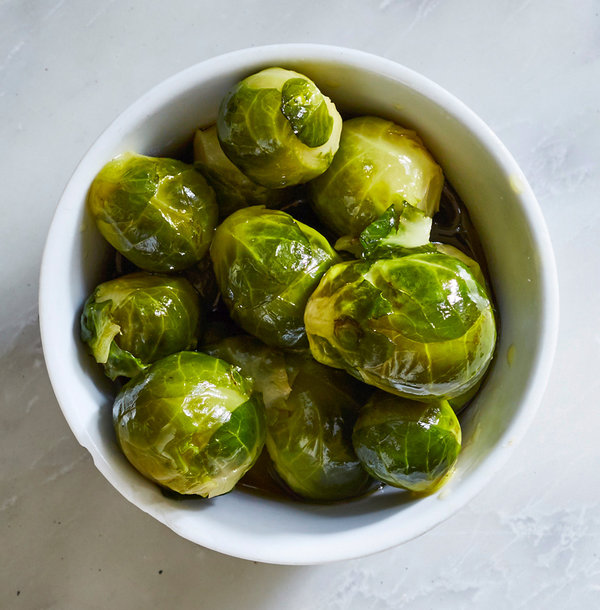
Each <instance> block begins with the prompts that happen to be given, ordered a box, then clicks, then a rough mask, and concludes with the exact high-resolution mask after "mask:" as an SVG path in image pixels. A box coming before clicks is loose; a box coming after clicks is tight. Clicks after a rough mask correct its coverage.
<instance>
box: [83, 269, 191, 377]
mask: <svg viewBox="0 0 600 610" xmlns="http://www.w3.org/2000/svg"><path fill="white" fill-rule="evenodd" d="M200 322H201V317H200V301H199V298H198V293H197V292H196V291H195V290H194V288H193V287H192V286H191V284H190V283H189V282H188V281H187V280H185V279H184V278H181V277H170V276H166V275H150V274H149V273H143V272H139V273H131V274H129V275H125V276H123V277H120V278H117V279H114V280H110V281H108V282H104V283H102V284H100V285H99V286H97V287H96V289H95V290H94V292H93V293H92V294H91V295H90V297H89V298H88V300H87V301H86V303H85V305H84V307H83V313H82V314H81V338H82V340H83V341H84V342H85V343H87V344H88V347H89V349H90V351H91V353H92V355H93V356H94V358H95V359H96V362H98V363H99V364H102V365H103V366H104V372H105V373H106V375H107V376H108V377H110V378H111V379H116V378H117V377H118V376H120V375H123V376H125V377H133V376H135V375H137V374H138V373H139V372H140V371H143V370H144V369H145V368H147V367H148V366H149V365H150V364H151V363H152V362H155V361H156V360H160V359H161V358H164V357H165V356H168V355H169V354H173V353H175V352H179V351H182V350H186V349H190V348H192V347H195V346H196V343H197V339H198V333H199V332H200V330H201V328H200Z"/></svg>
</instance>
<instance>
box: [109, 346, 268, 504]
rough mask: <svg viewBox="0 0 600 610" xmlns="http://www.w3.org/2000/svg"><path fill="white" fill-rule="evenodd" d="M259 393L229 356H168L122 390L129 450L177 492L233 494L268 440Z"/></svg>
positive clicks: (122, 428) (120, 407)
mask: <svg viewBox="0 0 600 610" xmlns="http://www.w3.org/2000/svg"><path fill="white" fill-rule="evenodd" d="M251 394H252V383H251V381H250V380H248V379H246V378H244V377H242V375H240V373H239V372H238V370H237V369H236V368H235V367H232V366H231V365H230V364H228V363H226V362H224V361H223V360H219V359H218V358H213V357H212V356H208V355H206V354H201V353H198V352H179V353H177V354H172V355H171V356H167V357H166V358H163V359H162V360H159V361H158V362H155V363H154V364H153V365H152V366H150V367H149V368H148V369H146V370H145V371H144V372H143V373H141V374H140V375H138V376H137V377H135V378H134V379H132V380H130V381H129V382H128V383H127V384H126V385H125V386H124V387H123V389H122V390H121V391H120V392H119V394H118V395H117V398H116V400H115V403H114V407H113V421H114V425H115V430H116V433H117V438H118V441H119V444H120V446H121V449H122V450H123V453H124V454H125V456H126V457H127V459H128V460H129V461H130V462H131V464H132V465H133V466H134V467H135V468H136V469H137V470H138V471H139V472H140V473H141V474H143V475H144V476H145V477H147V478H148V479H151V480H152V481H154V482H156V483H158V484H159V485H163V486H164V487H167V488H169V489H171V490H173V491H176V492H177V493H180V494H198V495H201V496H204V497H208V498H212V497H214V496H219V495H221V494H224V493H227V492H228V491H231V489H233V487H234V485H235V484H236V483H237V482H238V481H239V479H240V478H241V477H242V476H243V475H244V474H245V473H246V472H247V471H248V470H249V469H250V468H251V466H252V465H253V464H254V462H255V461H256V459H257V458H258V456H259V455H260V452H261V450H262V448H263V445H264V438H265V422H264V407H263V405H262V403H261V401H260V399H259V398H257V397H253V396H252V395H251Z"/></svg>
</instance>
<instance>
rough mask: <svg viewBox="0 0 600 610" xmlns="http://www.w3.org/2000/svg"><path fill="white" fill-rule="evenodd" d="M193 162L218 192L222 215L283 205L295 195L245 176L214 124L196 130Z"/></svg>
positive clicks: (288, 190)
mask: <svg viewBox="0 0 600 610" xmlns="http://www.w3.org/2000/svg"><path fill="white" fill-rule="evenodd" d="M194 163H195V166H196V168H197V169H199V170H200V172H202V175H203V176H204V177H205V178H206V179H207V180H208V182H209V184H210V185H211V186H212V187H213V189H214V191H215V195H216V196H217V203H218V204H219V215H220V216H221V218H226V217H227V216H229V215H230V214H232V213H233V212H235V211H236V210H240V209H241V208H246V207H248V206H251V205H264V206H266V207H267V208H280V207H281V206H282V205H284V204H285V203H288V202H289V201H290V200H291V199H292V197H293V195H292V191H293V189H268V188H265V187H264V186H261V185H260V184H255V183H254V182H252V180H250V179H249V178H248V177H247V176H245V175H244V174H243V173H242V172H241V171H240V170H239V169H238V168H237V167H236V166H235V165H234V164H233V163H232V162H231V161H230V160H229V159H228V158H227V156H226V155H225V153H224V152H223V150H222V148H221V145H220V144H219V140H218V138H217V128H216V126H215V125H213V126H212V127H208V128H206V129H198V130H197V131H196V135H195V136H194Z"/></svg>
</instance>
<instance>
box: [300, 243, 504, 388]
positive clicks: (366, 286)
mask: <svg viewBox="0 0 600 610" xmlns="http://www.w3.org/2000/svg"><path fill="white" fill-rule="evenodd" d="M304 321H305V324H306V332H307V335H308V340H309V343H310V348H311V351H312V354H313V356H314V357H315V359H316V360H318V361H319V362H322V363H323V364H327V365H329V366H333V367H337V368H343V369H346V371H348V372H349V373H351V374H352V375H354V376H355V377H357V378H359V379H362V380H363V381H365V382H366V383H369V384H372V385H374V386H376V387H378V388H381V389H383V390H386V391H388V392H392V393H394V394H397V395H399V396H405V397H407V398H415V399H418V400H431V399H437V398H446V399H448V398H453V397H456V396H459V395H460V394H463V393H465V392H467V391H468V390H469V389H470V388H472V387H473V386H474V385H475V384H477V382H478V381H479V380H480V379H481V378H482V376H483V374H484V373H485V371H486V369H487V367H488V364H489V363H490V361H491V358H492V355H493V352H494V345H495V341H496V326H495V321H494V315H493V311H492V304H491V302H490V299H489V298H488V296H487V294H486V292H485V289H484V287H483V286H482V285H481V284H480V283H479V282H478V281H476V280H475V278H474V277H473V274H472V272H471V270H470V269H469V268H468V267H467V266H466V265H465V264H464V263H463V262H462V261H460V260H459V259H457V258H454V257H451V256H447V255H445V254H441V253H437V252H432V253H418V254H409V255H406V256H404V257H401V258H389V259H380V260H358V261H350V262H344V263H339V264H337V265H334V266H333V267H331V268H330V269H329V270H328V271H327V272H326V273H325V275H324V276H323V278H322V280H321V282H320V284H319V286H318V287H317V289H316V290H315V291H314V292H313V294H312V295H311V297H310V299H309V301H308V303H307V306H306V311H305V315H304Z"/></svg>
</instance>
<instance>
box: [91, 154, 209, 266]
mask: <svg viewBox="0 0 600 610" xmlns="http://www.w3.org/2000/svg"><path fill="white" fill-rule="evenodd" d="M88 208H89V210H90V212H91V214H92V216H93V218H94V220H95V222H96V225H97V226H98V229H99V230H100V233H102V235H103V236H104V238H105V239H106V240H107V241H108V242H109V243H110V244H111V245H112V246H113V247H114V248H115V249H116V250H118V251H119V252H120V253H121V254H122V255H123V256H125V257H126V258H127V259H129V260H130V261H131V262H132V263H134V264H135V265H137V266H138V267H140V268H141V269H145V270H147V271H158V272H166V271H180V270H183V269H186V268H187V267H190V266H191V265H193V264H194V263H197V262H198V261H200V260H201V259H202V257H203V256H204V255H205V254H206V252H207V251H208V246H209V245H210V240H211V239H212V236H213V232H214V229H215V226H216V224H217V217H218V207H217V202H216V199H215V194H214V191H213V190H212V188H211V187H210V186H209V185H208V183H207V182H206V180H205V179H204V177H203V176H202V175H201V174H200V173H199V172H198V171H196V170H195V169H194V168H193V167H192V166H191V165H186V164H185V163H182V162H181V161H175V160H174V159H164V158H155V157H145V156H142V155H137V154H133V153H127V154H123V155H120V156H118V157H116V158H115V159H113V160H112V161H109V162H108V163H107V164H106V165H105V166H104V167H103V168H102V169H101V170H100V172H99V173H98V175H97V176H96V177H95V178H94V181H93V182H92V185H91V187H90V190H89V193H88Z"/></svg>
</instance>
